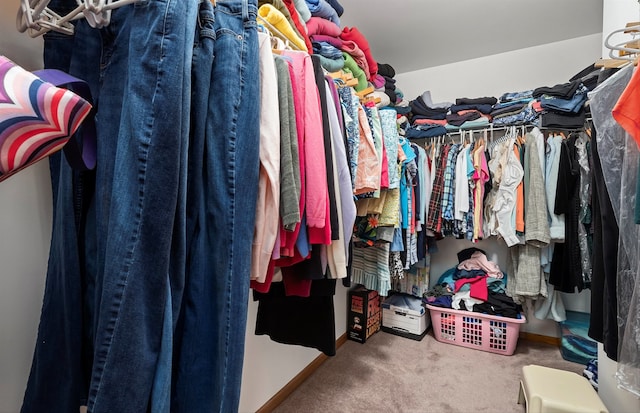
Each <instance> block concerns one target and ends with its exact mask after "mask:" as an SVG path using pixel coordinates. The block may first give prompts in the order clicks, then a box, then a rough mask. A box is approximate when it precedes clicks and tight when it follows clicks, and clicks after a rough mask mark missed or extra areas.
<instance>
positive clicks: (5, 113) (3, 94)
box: [0, 56, 91, 181]
mask: <svg viewBox="0 0 640 413" xmlns="http://www.w3.org/2000/svg"><path fill="white" fill-rule="evenodd" d="M90 110H91V105H90V104H89V103H88V102H87V101H86V100H84V99H83V98H81V97H80V96H78V95H76V94H75V93H73V92H71V91H69V90H66V89H62V88H58V87H56V86H54V85H52V84H50V83H47V82H44V81H42V80H41V79H40V78H38V77H37V76H35V75H34V74H33V73H31V72H28V71H26V70H24V69H23V68H21V67H20V66H18V65H16V64H15V63H13V62H12V61H11V60H9V59H7V58H6V57H4V56H0V181H2V180H4V179H6V178H8V177H9V176H11V175H13V174H15V173H16V172H18V171H20V170H21V169H23V168H25V167H27V166H29V165H31V164H33V163H35V162H37V161H39V160H41V159H43V158H45V157H47V156H49V155H51V154H52V153H54V152H56V151H59V150H60V149H62V147H63V146H64V145H65V144H66V143H67V141H68V140H69V139H70V137H71V136H72V135H73V133H74V132H75V131H76V130H77V129H78V127H79V126H80V124H81V123H82V121H83V120H84V119H85V118H86V117H87V115H88V114H89V112H90Z"/></svg>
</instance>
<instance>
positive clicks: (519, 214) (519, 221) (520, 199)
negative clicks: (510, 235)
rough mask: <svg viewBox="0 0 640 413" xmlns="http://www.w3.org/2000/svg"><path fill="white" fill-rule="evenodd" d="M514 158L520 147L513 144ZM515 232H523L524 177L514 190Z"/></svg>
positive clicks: (518, 155)
mask: <svg viewBox="0 0 640 413" xmlns="http://www.w3.org/2000/svg"><path fill="white" fill-rule="evenodd" d="M513 152H514V153H515V154H516V158H518V159H520V147H519V146H518V145H513ZM516 232H524V179H523V180H522V181H521V182H520V185H518V189H517V190H516Z"/></svg>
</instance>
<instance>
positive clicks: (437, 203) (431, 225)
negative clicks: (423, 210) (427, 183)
mask: <svg viewBox="0 0 640 413" xmlns="http://www.w3.org/2000/svg"><path fill="white" fill-rule="evenodd" d="M449 149H450V147H449V145H443V146H442V148H441V149H440V155H439V156H438V158H437V163H436V177H435V179H434V180H433V189H432V191H431V200H430V201H429V213H428V214H427V229H428V230H430V231H433V232H436V233H440V231H441V230H442V215H441V214H440V211H441V208H442V197H443V195H444V172H445V167H446V165H447V155H448V154H449Z"/></svg>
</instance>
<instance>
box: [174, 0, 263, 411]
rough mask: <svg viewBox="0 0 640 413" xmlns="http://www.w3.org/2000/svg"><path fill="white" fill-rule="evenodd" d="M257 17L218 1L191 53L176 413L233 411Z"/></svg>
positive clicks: (248, 220)
mask: <svg viewBox="0 0 640 413" xmlns="http://www.w3.org/2000/svg"><path fill="white" fill-rule="evenodd" d="M256 14H257V1H256V0H229V1H220V0H218V1H217V5H216V6H215V8H214V18H213V20H214V22H213V27H214V33H212V36H209V35H206V36H205V35H204V31H203V32H201V34H202V35H203V36H201V39H200V44H198V45H197V47H196V50H195V51H194V66H193V79H194V85H193V86H194V91H193V102H194V104H193V114H192V121H193V125H192V132H193V133H192V136H191V144H192V148H191V149H190V160H189V162H190V163H192V162H193V165H197V166H195V167H193V168H191V169H189V173H190V176H189V179H188V182H189V191H188V193H189V195H188V199H189V202H190V203H192V202H193V203H195V205H190V206H189V211H190V216H189V218H188V225H187V228H188V230H187V231H188V235H187V236H188V240H189V241H188V252H187V269H188V270H187V279H186V285H185V293H184V298H183V302H182V313H181V315H180V319H179V323H178V329H177V330H176V337H178V340H177V342H179V344H177V345H176V349H175V352H176V354H175V365H176V372H175V374H174V383H173V391H174V397H173V402H172V409H171V411H172V412H176V413H179V412H189V413H190V412H216V411H217V412H233V411H237V410H238V404H239V398H240V381H241V376H242V363H243V358H244V339H245V328H246V322H247V302H248V293H249V279H250V274H249V270H250V267H249V265H250V260H249V259H248V258H249V257H250V256H251V255H250V253H251V244H252V239H253V229H254V219H255V207H256V191H255V188H257V186H258V170H259V158H258V149H259V138H260V136H259V125H258V122H257V119H258V117H259V100H260V99H259V65H258V35H257V29H256ZM201 19H202V20H203V21H201V22H200V24H201V25H205V23H206V22H205V20H207V19H206V18H205V17H204V16H203V15H202V14H201ZM208 37H211V38H210V39H209V38H208ZM211 48H212V53H211V51H210V50H211ZM211 62H212V64H211ZM196 102H199V103H196ZM200 140H201V141H200ZM200 147H201V148H202V151H201V152H200V153H197V152H198V151H200V149H196V148H200ZM197 174H199V175H197ZM194 175H195V176H194ZM193 214H195V215H193Z"/></svg>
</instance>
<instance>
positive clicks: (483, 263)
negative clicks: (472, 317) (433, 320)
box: [423, 247, 522, 318]
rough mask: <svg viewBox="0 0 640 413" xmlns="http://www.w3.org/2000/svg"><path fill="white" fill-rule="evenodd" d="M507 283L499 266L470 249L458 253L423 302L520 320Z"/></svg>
mask: <svg viewBox="0 0 640 413" xmlns="http://www.w3.org/2000/svg"><path fill="white" fill-rule="evenodd" d="M506 283H507V275H506V274H505V273H504V272H503V271H501V270H500V267H499V266H498V264H497V263H495V262H493V261H491V260H489V259H488V258H487V254H486V252H485V251H483V250H481V249H479V248H475V247H472V248H467V249H464V250H462V251H460V252H458V265H457V266H455V267H453V268H451V269H449V270H447V271H446V272H445V273H444V274H442V276H441V277H440V278H439V279H438V282H437V283H436V284H435V285H434V286H433V287H432V288H430V289H429V291H428V292H426V293H425V294H424V297H423V298H424V300H425V301H426V303H427V304H430V305H434V306H439V307H446V308H453V309H455V310H467V311H474V312H478V313H483V314H490V315H498V316H502V317H510V318H519V317H520V313H521V312H522V307H521V306H520V305H519V304H516V303H515V302H514V301H513V299H512V298H511V297H509V296H508V295H507V294H506V293H505V290H506Z"/></svg>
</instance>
